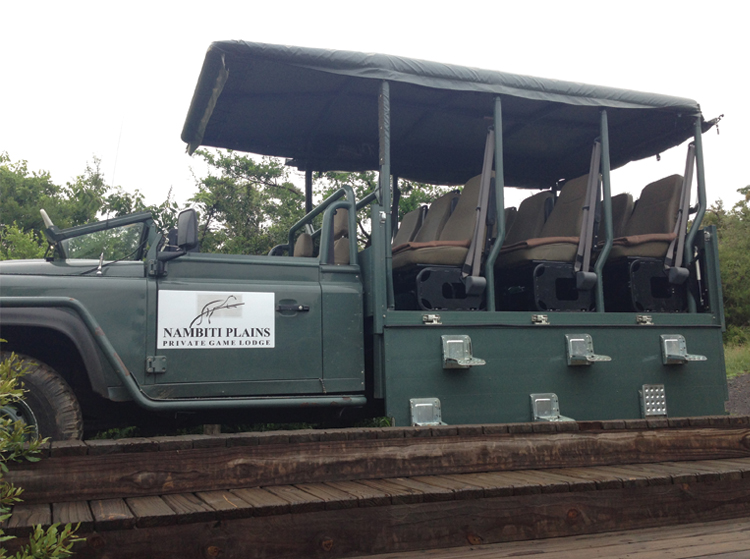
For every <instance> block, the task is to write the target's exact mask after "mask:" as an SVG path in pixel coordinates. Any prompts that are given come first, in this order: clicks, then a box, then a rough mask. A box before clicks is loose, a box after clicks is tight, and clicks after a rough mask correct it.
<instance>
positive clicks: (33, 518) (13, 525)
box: [8, 503, 52, 536]
mask: <svg viewBox="0 0 750 559" xmlns="http://www.w3.org/2000/svg"><path fill="white" fill-rule="evenodd" d="M37 524H41V525H42V526H49V525H50V524H52V511H51V509H50V506H49V505H29V504H27V503H20V504H18V505H16V506H14V507H13V516H11V517H10V519H8V534H10V535H16V536H18V535H25V534H27V533H29V532H31V530H32V529H33V527H34V526H36V525H37Z"/></svg>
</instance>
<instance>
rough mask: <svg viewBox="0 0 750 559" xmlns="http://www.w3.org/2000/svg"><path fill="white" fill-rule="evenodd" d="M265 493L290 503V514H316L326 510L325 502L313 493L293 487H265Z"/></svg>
mask: <svg viewBox="0 0 750 559" xmlns="http://www.w3.org/2000/svg"><path fill="white" fill-rule="evenodd" d="M263 489H264V490H265V491H268V492H269V493H273V494H274V495H276V496H277V497H279V498H281V499H284V500H286V501H289V506H290V512H297V513H299V512H315V511H320V510H325V508H326V504H325V501H324V500H323V499H321V498H319V497H316V496H315V495H313V494H312V493H308V492H307V491H303V490H302V489H299V488H297V487H294V486H293V485H275V486H271V487H264V488H263Z"/></svg>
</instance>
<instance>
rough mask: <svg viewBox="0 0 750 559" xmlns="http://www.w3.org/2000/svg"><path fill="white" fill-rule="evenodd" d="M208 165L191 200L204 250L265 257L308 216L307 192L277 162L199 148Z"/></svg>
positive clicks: (272, 159) (275, 160)
mask: <svg viewBox="0 0 750 559" xmlns="http://www.w3.org/2000/svg"><path fill="white" fill-rule="evenodd" d="M196 154H197V155H198V156H200V157H202V158H203V159H204V160H205V161H206V162H207V163H208V164H209V166H210V170H209V174H208V176H206V177H204V178H202V179H199V180H198V184H197V186H198V192H197V193H196V194H195V195H194V196H193V197H192V198H191V199H190V201H191V202H193V203H195V204H196V205H197V206H198V209H199V210H200V214H201V224H200V243H201V250H202V251H204V252H223V253H231V254H266V253H268V251H269V250H271V248H273V247H274V246H275V245H277V244H283V243H286V241H287V234H288V232H289V229H290V228H291V227H292V225H294V224H295V223H296V222H297V221H299V220H300V219H301V218H302V217H303V215H304V209H303V208H304V200H305V197H304V194H303V193H302V191H301V190H300V189H299V188H298V187H296V186H295V185H294V183H292V182H291V180H290V178H289V170H288V169H287V167H285V166H284V165H283V163H282V162H281V161H280V160H279V159H274V158H270V157H263V158H262V159H261V160H260V161H259V162H256V161H255V160H254V159H253V158H252V157H250V156H248V155H240V154H237V153H235V152H233V151H216V152H209V151H207V150H198V151H196Z"/></svg>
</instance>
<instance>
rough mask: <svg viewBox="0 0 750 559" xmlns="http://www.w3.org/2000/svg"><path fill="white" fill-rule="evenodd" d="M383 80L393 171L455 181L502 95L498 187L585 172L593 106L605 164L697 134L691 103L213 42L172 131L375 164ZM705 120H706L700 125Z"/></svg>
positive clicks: (370, 58) (301, 162) (470, 163)
mask: <svg viewBox="0 0 750 559" xmlns="http://www.w3.org/2000/svg"><path fill="white" fill-rule="evenodd" d="M382 80H387V81H388V82H389V83H390V105H391V119H390V126H391V128H390V140H391V172H392V174H394V175H396V176H398V177H400V178H406V179H411V180H416V181H421V182H427V183H437V184H462V183H463V182H465V181H466V180H467V179H468V178H469V177H471V176H473V175H476V174H478V173H479V172H480V171H481V166H482V154H483V146H484V141H485V135H486V130H487V127H488V125H491V124H492V115H493V107H494V99H495V98H496V97H497V96H500V98H501V99H502V122H503V148H504V169H505V184H508V185H512V186H525V187H546V186H550V185H551V184H553V183H554V182H555V181H557V180H559V179H561V178H573V177H576V176H579V175H582V174H585V173H586V172H588V166H589V160H590V156H591V145H592V142H593V140H594V139H595V138H596V137H597V136H598V135H599V122H600V112H601V109H607V114H608V119H609V136H610V158H611V166H612V168H616V167H619V166H622V165H624V164H626V163H628V162H629V161H633V160H637V159H641V158H644V157H648V156H652V155H655V154H657V153H660V152H662V151H664V150H667V149H669V148H670V147H673V146H676V145H678V144H680V143H682V142H683V141H685V140H686V139H687V138H689V137H691V136H692V135H693V133H694V130H695V129H694V126H695V118H696V117H699V118H702V117H701V112H700V107H699V105H698V104H697V103H696V102H695V101H692V100H690V99H683V98H679V97H671V96H666V95H657V94H652V93H641V92H636V91H629V90H623V89H614V88H609V87H601V86H593V85H585V84H581V83H573V82H564V81H559V80H549V79H541V78H535V77H529V76H522V75H516V74H508V73H503V72H496V71H490V70H480V69H476V68H468V67H462V66H455V65H449V64H440V63H437V62H427V61H423V60H412V59H408V58H402V57H398V56H389V55H382V54H365V53H358V52H348V51H334V50H323V49H312V48H302V47H292V46H281V45H270V44H262V43H251V42H245V41H220V42H215V43H213V44H212V45H211V46H210V47H209V49H208V52H207V53H206V58H205V61H204V64H203V68H202V70H201V74H200V77H199V79H198V84H197V86H196V89H195V93H194V95H193V100H192V102H191V105H190V109H189V111H188V115H187V119H186V121H185V126H184V128H183V131H182V139H183V140H184V141H185V142H187V144H188V150H189V151H190V152H191V153H192V152H193V151H194V150H195V149H197V148H198V147H199V146H201V145H203V146H214V147H223V148H230V149H235V150H240V151H246V152H251V153H257V154H262V155H273V156H279V157H287V158H291V159H293V164H295V165H297V166H298V167H299V168H300V169H306V168H309V169H311V170H313V171H328V170H340V171H361V170H371V169H377V168H378V166H379V160H378V145H379V144H378V141H379V140H378V138H379V136H378V95H379V92H380V84H381V82H382ZM711 124H712V122H703V128H704V129H707V128H708V127H710V126H711Z"/></svg>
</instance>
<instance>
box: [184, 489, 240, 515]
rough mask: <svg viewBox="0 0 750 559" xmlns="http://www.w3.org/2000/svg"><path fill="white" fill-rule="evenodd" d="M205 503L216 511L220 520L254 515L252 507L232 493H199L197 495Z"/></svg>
mask: <svg viewBox="0 0 750 559" xmlns="http://www.w3.org/2000/svg"><path fill="white" fill-rule="evenodd" d="M196 496H197V497H199V498H200V499H201V500H202V501H203V502H204V503H206V504H207V505H208V506H210V507H211V508H212V509H214V510H215V511H216V513H217V516H218V517H219V518H244V517H246V516H250V515H251V514H252V513H251V512H249V510H248V509H251V508H252V507H251V506H250V505H249V504H248V503H246V502H245V501H243V500H242V499H241V498H240V497H239V496H237V495H236V494H234V493H232V492H231V491H199V492H198V493H196Z"/></svg>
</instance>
